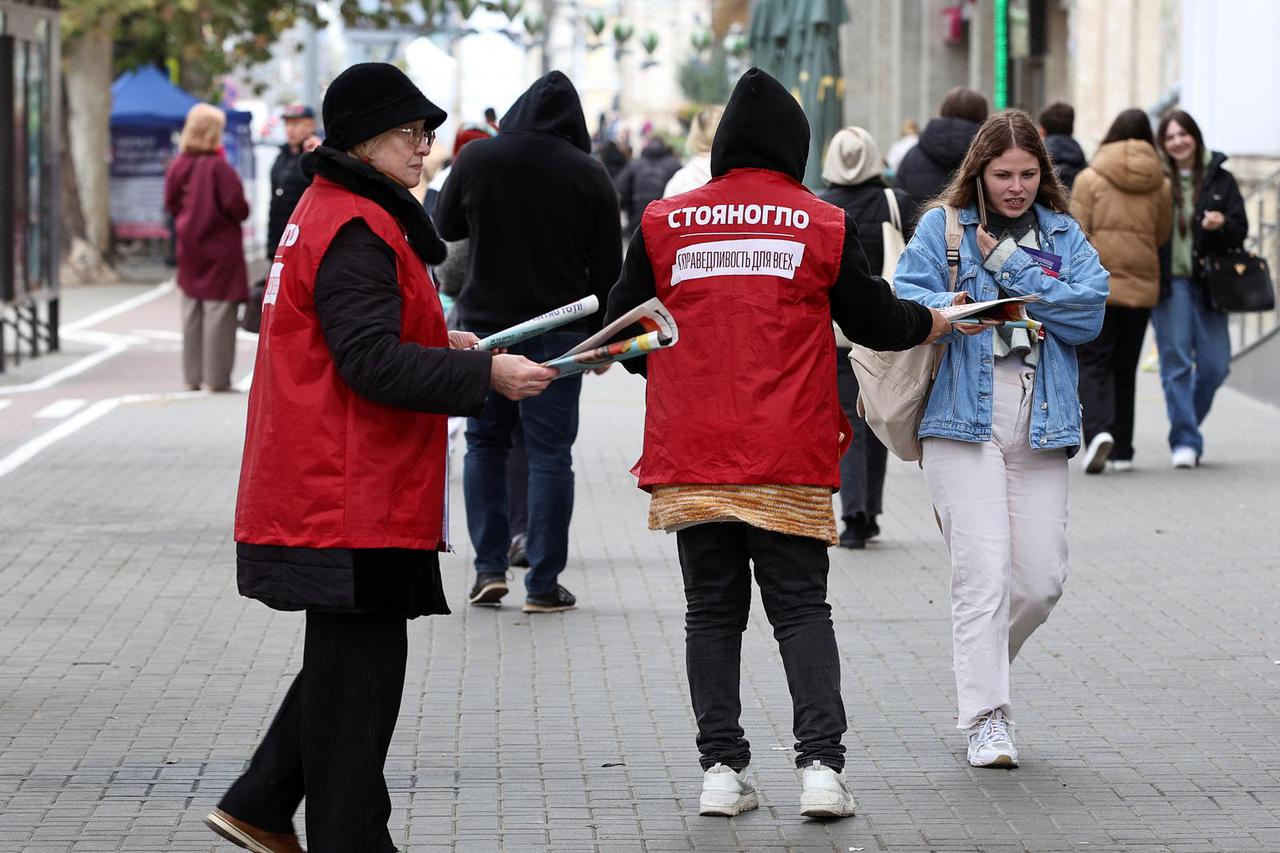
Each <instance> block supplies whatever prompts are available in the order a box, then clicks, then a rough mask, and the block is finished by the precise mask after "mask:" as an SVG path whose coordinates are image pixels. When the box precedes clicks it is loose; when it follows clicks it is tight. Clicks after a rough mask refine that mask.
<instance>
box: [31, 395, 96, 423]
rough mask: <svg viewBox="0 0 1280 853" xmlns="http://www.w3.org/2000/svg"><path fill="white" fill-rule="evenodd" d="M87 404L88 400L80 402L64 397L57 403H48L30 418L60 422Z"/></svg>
mask: <svg viewBox="0 0 1280 853" xmlns="http://www.w3.org/2000/svg"><path fill="white" fill-rule="evenodd" d="M88 402H89V401H88V400H81V399H78V398H76V397H65V398H63V399H61V400H58V401H57V402H54V403H50V404H49V405H47V406H45V407H44V408H43V409H41V410H40V411H38V412H36V413H35V414H34V415H32V417H33V418H49V419H51V420H61V419H62V418H65V417H67V416H68V415H74V414H75V413H76V412H78V411H80V410H81V409H83V408H84V407H85V405H86V404H87V403H88Z"/></svg>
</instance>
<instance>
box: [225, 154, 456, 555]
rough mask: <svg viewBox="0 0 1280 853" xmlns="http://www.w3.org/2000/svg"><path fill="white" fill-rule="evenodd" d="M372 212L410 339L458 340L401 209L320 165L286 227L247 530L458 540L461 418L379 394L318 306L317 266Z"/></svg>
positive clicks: (294, 535)
mask: <svg viewBox="0 0 1280 853" xmlns="http://www.w3.org/2000/svg"><path fill="white" fill-rule="evenodd" d="M352 219H363V220H364V222H365V224H366V225H368V226H369V228H370V229H371V230H372V231H373V232H374V233H375V234H377V235H378V236H379V237H380V238H381V239H382V240H383V241H384V242H385V243H386V244H387V245H388V246H390V247H391V249H392V250H393V251H394V252H395V255H396V278H397V282H398V284H399V289H400V296H401V299H402V300H403V301H402V305H401V318H402V319H401V324H402V326H401V335H400V340H401V341H402V342H413V343H419V344H422V345H423V346H428V347H445V346H448V341H449V339H448V333H447V331H446V328H445V321H444V314H443V311H442V310H441V307H440V299H439V297H438V296H437V295H436V292H435V288H434V287H433V286H432V283H431V278H430V276H429V274H428V273H427V268H426V265H425V264H424V263H423V261H422V260H421V258H419V257H418V256H417V254H415V253H414V251H413V248H412V247H411V246H410V244H409V242H408V239H407V238H406V236H405V232H404V230H403V229H402V228H401V226H400V224H399V223H398V222H397V221H396V219H395V218H394V217H393V216H392V215H391V214H390V213H388V212H387V211H386V210H385V209H384V208H383V207H381V206H380V205H378V204H377V203H375V202H373V201H371V200H369V199H367V198H364V197H363V196H360V195H357V194H356V193H353V192H351V191H350V190H348V189H346V188H345V187H342V186H340V185H339V184H337V183H334V182H332V181H329V180H327V179H325V178H323V177H321V176H319V175H317V176H316V177H315V179H314V181H313V182H312V184H311V187H310V188H309V189H308V190H307V191H306V193H305V194H303V196H302V200H301V201H300V202H299V203H298V207H297V209H296V210H295V211H294V214H293V216H292V218H291V219H290V221H289V225H288V226H286V228H285V232H284V236H283V237H282V238H281V240H280V246H279V249H278V250H277V252H276V257H275V262H274V264H273V265H272V267H271V274H270V277H269V279H268V282H267V291H266V297H265V299H264V300H263V311H262V330H261V333H260V335H259V338H258V356H257V361H256V363H255V365H254V375H253V387H252V389H251V390H250V392H249V416H248V426H247V428H246V431H245V444H244V460H243V463H242V466H241V469H240V493H239V498H238V500H237V503H236V528H235V538H236V541H237V542H246V543H254V544H259V545H289V546H298V547H307V548H414V549H422V550H444V549H445V548H447V544H446V542H445V532H444V531H445V486H446V478H445V458H446V452H447V446H448V435H447V433H448V427H447V421H448V419H447V418H446V417H445V416H444V415H430V414H422V413H419V412H412V411H409V410H406V409H398V408H392V407H389V406H383V405H380V404H378V403H374V402H371V401H369V400H366V399H364V398H362V397H360V396H359V395H357V394H356V393H355V392H354V391H352V390H351V387H350V386H348V385H347V383H346V382H345V381H343V379H342V377H341V376H340V375H339V374H338V372H337V368H336V367H335V366H334V363H333V359H332V357H331V356H330V354H329V349H328V346H327V344H326V343H325V339H324V333H323V332H322V331H321V328H320V321H319V318H318V317H317V315H316V308H315V301H314V288H315V280H316V272H317V270H318V269H319V267H320V261H321V259H322V258H323V257H324V253H325V250H326V249H328V247H329V244H330V243H331V242H332V240H333V238H334V236H335V235H336V234H337V233H338V231H339V229H341V228H342V226H343V225H345V224H346V223H347V222H349V221H351V220H352Z"/></svg>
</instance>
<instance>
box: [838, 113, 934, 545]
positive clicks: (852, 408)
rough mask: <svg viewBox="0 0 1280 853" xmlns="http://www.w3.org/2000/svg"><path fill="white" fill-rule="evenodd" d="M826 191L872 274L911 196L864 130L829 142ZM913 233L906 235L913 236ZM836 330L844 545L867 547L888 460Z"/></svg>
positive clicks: (875, 526) (845, 131) (848, 129)
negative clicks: (843, 426)
mask: <svg viewBox="0 0 1280 853" xmlns="http://www.w3.org/2000/svg"><path fill="white" fill-rule="evenodd" d="M822 179H823V180H824V181H826V182H827V189H825V190H823V191H822V192H821V193H819V194H818V197H819V198H821V199H822V200H823V201H826V202H830V203H831V204H834V205H836V206H837V207H840V208H843V209H844V211H845V212H846V213H848V214H849V216H850V217H851V218H852V219H853V221H854V222H855V223H857V225H858V242H859V243H860V244H861V245H862V251H863V253H864V254H865V255H866V256H867V266H868V267H870V269H871V273H872V275H879V274H880V272H881V269H882V267H883V266H884V251H885V247H884V234H883V229H882V228H881V225H882V224H883V223H885V222H892V221H893V218H894V216H893V215H892V214H891V210H890V198H892V203H893V205H894V206H895V207H896V208H897V211H898V213H897V214H896V216H897V219H898V222H899V223H902V221H903V219H902V214H903V213H904V212H905V211H907V210H908V209H909V207H910V204H911V200H910V197H909V196H908V195H907V194H906V193H904V192H903V191H902V190H897V189H890V188H889V186H888V184H886V183H885V180H884V161H883V160H881V159H880V149H879V148H878V147H877V146H876V142H875V140H874V139H872V138H871V134H869V133H867V132H866V131H865V130H863V129H862V128H860V127H846V128H845V129H843V130H841V131H838V132H837V133H836V135H835V136H833V137H832V138H831V143H830V144H829V145H828V146H827V159H826V161H825V162H824V163H823V166H822ZM910 236H911V235H910V233H907V234H906V235H904V241H905V239H909V238H910ZM835 331H836V382H837V385H838V387H839V390H840V406H841V408H843V409H844V413H845V417H847V418H848V419H849V423H850V424H852V426H853V440H852V441H851V442H850V443H849V449H848V450H846V451H845V454H844V456H843V457H841V459H840V515H841V517H842V518H843V519H844V530H843V531H842V532H841V534H840V547H842V548H863V547H865V546H866V542H867V540H868V539H872V538H874V537H875V536H877V535H879V533H880V526H879V524H878V523H877V522H876V516H878V515H879V514H880V508H881V499H882V496H883V495H884V472H885V466H886V464H887V462H888V452H887V451H886V450H885V446H884V445H883V444H881V443H880V439H878V438H876V436H875V433H873V432H871V430H870V429H868V428H867V422H866V420H865V419H864V418H862V417H859V415H858V380H857V378H856V377H855V376H854V375H853V367H852V365H850V363H849V341H848V339H846V338H844V336H843V335H841V334H840V330H839V328H838V327H836V329H835Z"/></svg>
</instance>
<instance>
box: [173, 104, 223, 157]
mask: <svg viewBox="0 0 1280 853" xmlns="http://www.w3.org/2000/svg"><path fill="white" fill-rule="evenodd" d="M226 126H227V114H226V113H224V112H223V111H222V110H220V109H218V108H217V107H215V106H214V105H213V104H196V105H195V106H193V107H192V108H191V109H189V110H187V120H186V122H184V123H183V125H182V136H181V137H179V139H178V150H180V151H181V152H182V153H184V154H208V153H210V152H212V151H217V150H218V146H220V145H221V144H222V131H223V130H225V129H226Z"/></svg>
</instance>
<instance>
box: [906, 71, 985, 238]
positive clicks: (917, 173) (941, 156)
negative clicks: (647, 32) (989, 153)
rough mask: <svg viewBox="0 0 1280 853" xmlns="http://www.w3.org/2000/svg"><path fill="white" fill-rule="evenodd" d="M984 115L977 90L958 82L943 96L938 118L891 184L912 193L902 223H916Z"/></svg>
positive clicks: (965, 150) (955, 165) (966, 149)
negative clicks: (958, 84) (909, 206)
mask: <svg viewBox="0 0 1280 853" xmlns="http://www.w3.org/2000/svg"><path fill="white" fill-rule="evenodd" d="M986 119H987V99H986V98H984V97H982V94H981V93H980V92H975V91H974V90H973V89H966V88H965V87H964V86H957V87H955V88H954V89H952V90H951V91H950V92H947V95H946V97H944V98H943V99H942V105H941V106H940V107H939V108H938V118H935V119H931V120H930V121H929V123H928V124H927V125H925V128H924V131H923V132H922V133H921V134H920V141H919V142H917V143H916V147H915V148H912V149H911V150H910V151H908V152H907V153H906V156H905V157H903V158H902V164H901V165H900V166H898V171H897V172H896V173H895V174H894V177H893V185H894V186H895V187H897V188H898V189H900V190H902V191H903V192H905V193H906V194H907V195H909V196H910V197H911V208H910V210H904V211H903V212H902V221H903V223H904V224H906V225H908V226H910V227H915V224H916V220H917V219H918V218H919V214H920V213H921V212H922V211H923V209H924V207H923V205H924V203H925V202H926V201H928V200H929V199H931V198H933V197H934V196H936V195H937V194H938V193H940V192H942V191H943V190H944V189H945V188H946V186H947V184H948V183H950V182H951V175H952V173H954V172H955V170H956V169H957V168H959V167H960V163H961V162H962V161H963V160H964V155H965V154H967V153H968V152H969V143H970V142H972V141H973V137H974V136H976V135H977V133H978V127H979V126H980V125H981V124H982V123H983V122H984V121H986Z"/></svg>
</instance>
